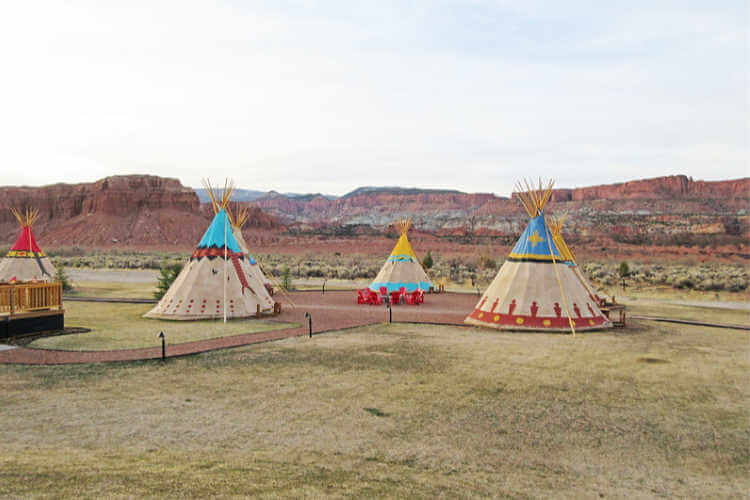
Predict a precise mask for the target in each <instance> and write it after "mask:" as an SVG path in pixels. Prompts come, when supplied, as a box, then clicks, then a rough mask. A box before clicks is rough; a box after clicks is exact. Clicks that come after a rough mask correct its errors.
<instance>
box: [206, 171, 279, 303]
mask: <svg viewBox="0 0 750 500" xmlns="http://www.w3.org/2000/svg"><path fill="white" fill-rule="evenodd" d="M203 185H204V186H205V188H206V192H207V193H208V197H209V199H210V200H211V206H212V207H213V209H214V214H217V213H219V211H220V210H221V207H222V206H225V207H226V208H225V210H226V211H227V216H228V217H229V223H230V224H231V225H232V233H233V234H234V239H235V240H237V244H238V245H239V246H240V249H241V250H242V253H244V254H246V255H247V258H246V259H245V261H244V262H243V267H244V269H245V272H246V273H247V274H248V276H254V277H255V278H256V279H257V280H258V281H260V282H261V283H263V286H264V287H265V288H266V290H267V291H268V292H269V293H273V284H272V283H271V280H269V279H268V277H267V276H266V275H265V274H263V270H262V269H261V268H260V264H259V263H258V261H257V260H256V259H255V257H253V256H252V255H251V254H250V250H249V248H248V246H247V243H246V242H245V238H244V237H243V236H242V226H244V225H245V223H246V222H247V218H248V211H247V207H239V206H238V205H237V204H235V205H236V206H235V207H234V210H232V207H231V204H230V203H229V195H231V191H229V190H227V189H224V192H223V193H222V195H221V196H217V192H216V191H215V190H214V188H213V187H212V186H211V183H210V182H209V181H208V179H205V180H204V181H203Z"/></svg>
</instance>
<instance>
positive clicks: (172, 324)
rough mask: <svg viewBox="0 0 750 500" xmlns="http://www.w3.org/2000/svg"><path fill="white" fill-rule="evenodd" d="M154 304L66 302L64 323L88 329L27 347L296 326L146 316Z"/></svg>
mask: <svg viewBox="0 0 750 500" xmlns="http://www.w3.org/2000/svg"><path fill="white" fill-rule="evenodd" d="M152 307H154V306H153V304H110V303H98V302H71V301H68V302H66V303H65V325H66V326H68V327H73V326H78V327H86V328H89V329H90V330H91V331H90V332H87V333H78V334H75V335H60V336H57V337H46V338H41V339H37V340H35V341H34V342H32V343H31V344H30V345H29V347H35V348H39V349H62V350H67V351H107V350H115V349H136V348H139V347H155V346H159V345H161V341H160V340H159V338H158V335H159V332H162V331H163V332H164V335H165V337H166V339H167V342H168V343H170V344H181V343H183V342H191V341H194V340H205V339H213V338H217V337H226V336H229V335H240V334H243V333H258V332H266V331H269V330H278V329H281V328H289V327H292V326H295V325H294V324H290V323H282V322H278V321H268V320H257V319H249V320H245V321H243V320H233V321H228V322H227V323H226V324H224V322H222V321H219V320H216V321H214V320H206V321H165V320H155V319H145V318H143V315H144V314H146V313H147V312H148V311H149V310H150V309H151V308H152Z"/></svg>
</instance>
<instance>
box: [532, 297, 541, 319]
mask: <svg viewBox="0 0 750 500" xmlns="http://www.w3.org/2000/svg"><path fill="white" fill-rule="evenodd" d="M538 312H539V306H538V305H537V303H536V301H534V302H532V303H531V317H532V318H536V313H538Z"/></svg>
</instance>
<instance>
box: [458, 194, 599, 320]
mask: <svg viewBox="0 0 750 500" xmlns="http://www.w3.org/2000/svg"><path fill="white" fill-rule="evenodd" d="M552 186H553V182H552V181H550V182H549V183H548V184H547V185H546V186H543V185H542V182H541V181H540V182H539V185H538V187H532V186H531V185H530V184H529V183H526V184H525V189H523V188H521V186H520V185H518V186H517V188H516V192H515V193H514V194H515V197H516V198H517V199H518V200H519V201H520V202H521V204H522V205H523V206H524V208H525V209H526V212H527V213H528V214H529V217H530V219H531V220H530V221H529V224H528V226H526V229H525V230H524V232H523V234H521V237H520V238H519V239H518V241H517V242H516V244H515V246H514V247H513V250H511V252H510V255H509V256H508V258H507V259H506V261H505V262H504V263H503V265H502V267H501V268H500V270H499V271H498V273H497V276H495V279H494V280H493V281H492V283H491V284H490V286H489V287H488V288H487V290H486V291H485V292H484V295H483V296H482V298H481V299H479V302H478V303H477V305H476V307H475V308H474V310H473V311H472V312H471V314H469V316H468V317H467V318H466V320H465V323H468V324H471V325H477V326H488V327H491V328H498V329H501V330H546V331H571V332H572V333H573V334H575V332H576V331H581V330H593V329H598V328H607V327H609V326H611V323H610V322H609V320H608V319H607V317H606V316H605V315H604V314H603V313H602V311H601V310H600V309H599V306H598V304H599V301H598V297H596V295H595V293H593V291H592V290H591V289H590V288H587V287H586V286H585V279H584V280H582V279H581V278H580V277H579V275H578V274H577V271H578V270H577V269H576V265H575V258H574V257H573V254H572V252H571V251H570V249H569V248H568V246H567V245H566V244H565V242H564V240H563V239H562V236H561V233H559V231H558V229H559V228H561V227H562V222H560V223H559V227H558V225H557V223H556V222H555V223H553V224H552V225H553V226H554V230H550V225H549V224H548V222H547V220H546V218H545V214H544V208H545V206H546V205H547V202H548V201H549V199H550V197H551V196H552ZM551 220H552V219H551Z"/></svg>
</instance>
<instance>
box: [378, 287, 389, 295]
mask: <svg viewBox="0 0 750 500" xmlns="http://www.w3.org/2000/svg"><path fill="white" fill-rule="evenodd" d="M380 296H381V297H387V296H388V288H386V287H384V286H381V287H380Z"/></svg>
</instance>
